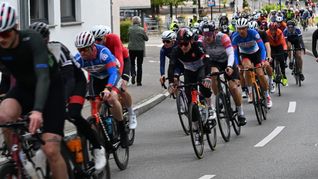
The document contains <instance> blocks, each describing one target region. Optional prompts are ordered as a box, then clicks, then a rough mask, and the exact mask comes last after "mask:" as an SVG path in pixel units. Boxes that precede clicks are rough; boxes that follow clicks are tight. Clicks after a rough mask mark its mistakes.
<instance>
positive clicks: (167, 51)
mask: <svg viewBox="0 0 318 179" xmlns="http://www.w3.org/2000/svg"><path fill="white" fill-rule="evenodd" d="M176 46H177V44H176V43H175V44H174V45H173V46H172V47H170V48H165V47H164V46H162V47H161V49H160V75H161V76H163V75H164V74H165V65H166V57H168V58H169V59H171V52H172V49H173V48H174V47H176Z"/></svg>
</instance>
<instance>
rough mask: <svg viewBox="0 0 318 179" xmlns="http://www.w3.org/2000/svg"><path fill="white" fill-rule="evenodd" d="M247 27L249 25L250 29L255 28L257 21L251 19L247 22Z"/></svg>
mask: <svg viewBox="0 0 318 179" xmlns="http://www.w3.org/2000/svg"><path fill="white" fill-rule="evenodd" d="M249 27H250V29H257V28H258V23H257V22H256V21H251V22H249Z"/></svg>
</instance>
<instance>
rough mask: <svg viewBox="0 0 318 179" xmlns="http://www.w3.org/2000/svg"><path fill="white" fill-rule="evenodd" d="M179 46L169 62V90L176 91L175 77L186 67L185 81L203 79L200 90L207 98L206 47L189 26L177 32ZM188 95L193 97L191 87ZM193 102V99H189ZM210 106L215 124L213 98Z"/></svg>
mask: <svg viewBox="0 0 318 179" xmlns="http://www.w3.org/2000/svg"><path fill="white" fill-rule="evenodd" d="M177 41H178V47H176V48H174V49H173V51H172V52H171V60H170V64H169V71H168V78H169V83H170V84H169V92H170V93H172V92H173V91H174V83H175V81H174V77H175V78H178V77H179V75H180V73H179V72H180V69H182V68H184V69H185V70H184V83H185V84H188V83H196V82H199V81H202V83H203V85H200V91H201V93H202V95H203V96H204V97H205V98H210V97H211V94H212V92H211V90H210V87H211V79H210V78H209V77H208V76H207V74H206V71H205V68H206V67H207V60H206V55H205V53H204V49H203V48H202V45H201V44H200V43H199V42H194V41H193V34H192V32H191V31H190V30H189V29H187V28H181V29H180V30H179V31H178V33H177ZM186 95H187V97H188V99H191V88H190V87H187V88H186ZM189 102H191V100H189ZM207 105H208V106H209V119H213V120H212V122H213V121H214V123H213V124H214V125H216V122H215V118H214V117H215V114H213V111H212V109H211V100H209V99H208V100H207ZM192 122H193V125H194V126H193V127H194V130H197V127H198V123H197V121H192ZM195 136H196V137H195V138H196V142H195V143H196V144H197V145H198V144H200V142H199V133H196V135H195Z"/></svg>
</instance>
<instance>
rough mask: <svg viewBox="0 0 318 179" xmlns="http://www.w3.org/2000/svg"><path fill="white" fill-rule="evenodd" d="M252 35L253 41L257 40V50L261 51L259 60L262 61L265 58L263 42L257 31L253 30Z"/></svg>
mask: <svg viewBox="0 0 318 179" xmlns="http://www.w3.org/2000/svg"><path fill="white" fill-rule="evenodd" d="M251 32H252V31H251ZM252 35H253V37H254V39H255V41H256V42H257V45H258V47H259V50H260V51H261V60H262V61H264V60H265V59H266V48H265V45H264V42H263V40H262V39H261V37H260V35H259V33H258V32H257V31H254V32H253V33H252Z"/></svg>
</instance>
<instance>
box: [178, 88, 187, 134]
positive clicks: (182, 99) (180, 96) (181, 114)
mask: <svg viewBox="0 0 318 179" xmlns="http://www.w3.org/2000/svg"><path fill="white" fill-rule="evenodd" d="M185 98H186V96H185V93H184V92H183V91H182V89H180V90H179V91H178V93H177V97H176V103H177V111H178V116H179V119H180V123H181V126H182V129H183V132H184V133H185V135H189V120H188V113H189V112H188V111H189V110H188V104H187V103H188V102H187V100H186V99H185ZM181 105H183V106H184V109H183V110H184V111H183V112H182V111H181Z"/></svg>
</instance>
